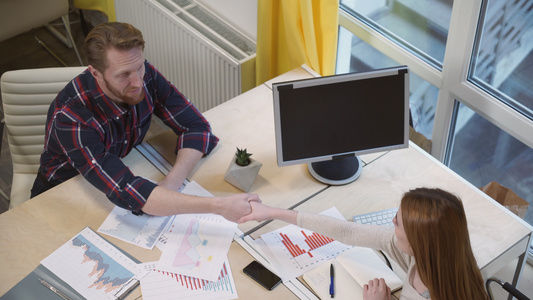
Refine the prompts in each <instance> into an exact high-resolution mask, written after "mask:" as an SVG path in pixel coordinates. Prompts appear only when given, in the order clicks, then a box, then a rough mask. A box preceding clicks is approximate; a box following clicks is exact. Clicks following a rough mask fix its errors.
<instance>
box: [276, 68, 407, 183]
mask: <svg viewBox="0 0 533 300" xmlns="http://www.w3.org/2000/svg"><path fill="white" fill-rule="evenodd" d="M272 91H273V96H274V122H275V124H274V125H275V136H276V154H277V163H278V165H279V166H288V165H294V164H302V163H307V164H308V168H309V172H310V173H311V175H312V176H313V177H315V178H316V179H317V180H318V181H320V182H323V183H326V184H331V185H342V184H347V183H350V182H352V181H354V180H356V179H357V178H358V177H359V175H360V173H361V170H362V163H361V160H360V159H359V155H362V154H368V153H373V152H381V151H387V150H393V149H400V148H407V147H408V146H409V68H408V67H407V66H399V67H392V68H386V69H378V70H372V71H366V72H357V73H349V74H341V75H332V76H325V77H316V78H311V79H304V80H296V81H287V82H278V83H274V84H273V85H272Z"/></svg>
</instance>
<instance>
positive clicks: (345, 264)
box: [303, 247, 403, 299]
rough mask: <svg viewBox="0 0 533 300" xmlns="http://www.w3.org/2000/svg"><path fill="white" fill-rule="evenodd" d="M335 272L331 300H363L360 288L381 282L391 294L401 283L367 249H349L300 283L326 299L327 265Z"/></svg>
mask: <svg viewBox="0 0 533 300" xmlns="http://www.w3.org/2000/svg"><path fill="white" fill-rule="evenodd" d="M331 264H333V266H334V269H335V279H334V286H335V299H363V285H364V284H366V283H368V281H370V280H372V279H374V278H384V279H385V282H386V283H387V285H388V286H389V287H390V289H391V292H394V291H397V290H399V289H400V288H401V287H402V285H403V282H402V280H401V279H400V278H399V277H398V276H397V275H396V274H395V273H394V272H393V271H392V270H391V269H390V268H389V267H388V266H387V265H386V264H385V263H384V262H383V260H381V258H380V257H379V256H378V254H377V253H376V252H375V251H374V250H372V249H369V248H363V247H353V248H352V249H350V250H349V251H346V252H344V253H342V254H341V255H339V256H337V258H335V259H333V260H331V261H329V262H327V263H324V264H322V265H320V266H319V267H317V268H315V269H313V270H311V271H309V272H307V273H305V274H304V275H303V278H304V280H305V281H306V282H307V284H308V285H309V286H310V287H311V288H312V289H313V291H314V292H315V293H316V294H317V295H318V296H319V297H320V298H321V299H330V298H331V297H330V294H329V285H330V265H331Z"/></svg>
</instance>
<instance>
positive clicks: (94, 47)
mask: <svg viewBox="0 0 533 300" xmlns="http://www.w3.org/2000/svg"><path fill="white" fill-rule="evenodd" d="M137 47H140V48H141V49H142V50H144V39H143V35H142V33H141V31H140V30H139V29H137V28H135V27H133V25H131V24H128V23H121V22H109V23H102V24H99V25H97V26H96V27H94V28H93V30H91V32H89V34H88V35H87V37H86V38H85V44H84V45H83V51H84V52H85V55H86V57H87V62H88V64H89V65H91V66H93V67H94V68H95V69H96V70H98V71H99V72H100V73H104V71H105V70H106V69H107V67H108V66H109V63H108V61H107V50H109V49H111V48H115V49H118V50H130V49H133V48H137Z"/></svg>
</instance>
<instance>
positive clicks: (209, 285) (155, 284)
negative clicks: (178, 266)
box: [141, 260, 237, 300]
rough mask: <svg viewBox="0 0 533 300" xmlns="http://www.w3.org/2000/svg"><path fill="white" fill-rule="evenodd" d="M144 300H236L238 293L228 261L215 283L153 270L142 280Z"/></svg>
mask: <svg viewBox="0 0 533 300" xmlns="http://www.w3.org/2000/svg"><path fill="white" fill-rule="evenodd" d="M141 290H142V294H143V299H145V300H149V299H157V300H165V299H195V300H199V299H235V298H237V291H236V289H235V282H234V281H233V275H232V273H231V268H230V267H229V264H228V261H227V260H226V261H225V262H224V264H223V265H222V269H221V271H220V273H219V276H218V279H216V280H214V281H209V280H204V279H199V278H194V277H190V276H186V275H181V274H175V273H170V272H165V271H160V270H151V271H150V272H149V273H148V275H146V276H145V277H144V278H143V279H142V280H141Z"/></svg>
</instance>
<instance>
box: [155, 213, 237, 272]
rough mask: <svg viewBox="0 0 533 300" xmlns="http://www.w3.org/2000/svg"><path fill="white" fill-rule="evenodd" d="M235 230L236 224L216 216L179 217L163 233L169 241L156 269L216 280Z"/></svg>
mask: <svg viewBox="0 0 533 300" xmlns="http://www.w3.org/2000/svg"><path fill="white" fill-rule="evenodd" d="M236 228H237V224H236V223H233V222H230V221H228V220H226V219H224V218H223V217H221V216H218V215H213V214H198V215H179V216H178V217H176V218H175V219H174V221H173V222H172V224H171V226H170V227H169V230H168V232H166V233H165V236H167V237H168V240H169V242H168V243H167V244H166V245H165V246H164V248H163V249H162V254H161V258H160V259H159V262H158V263H157V268H156V269H158V270H162V271H167V272H170V273H178V274H183V275H188V276H193V277H197V278H203V279H206V280H216V278H217V276H218V272H219V270H220V268H221V267H222V264H223V263H224V260H225V259H226V257H227V255H228V250H229V247H230V245H231V242H232V241H233V235H234V234H235V229H236ZM170 241H172V242H170Z"/></svg>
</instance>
